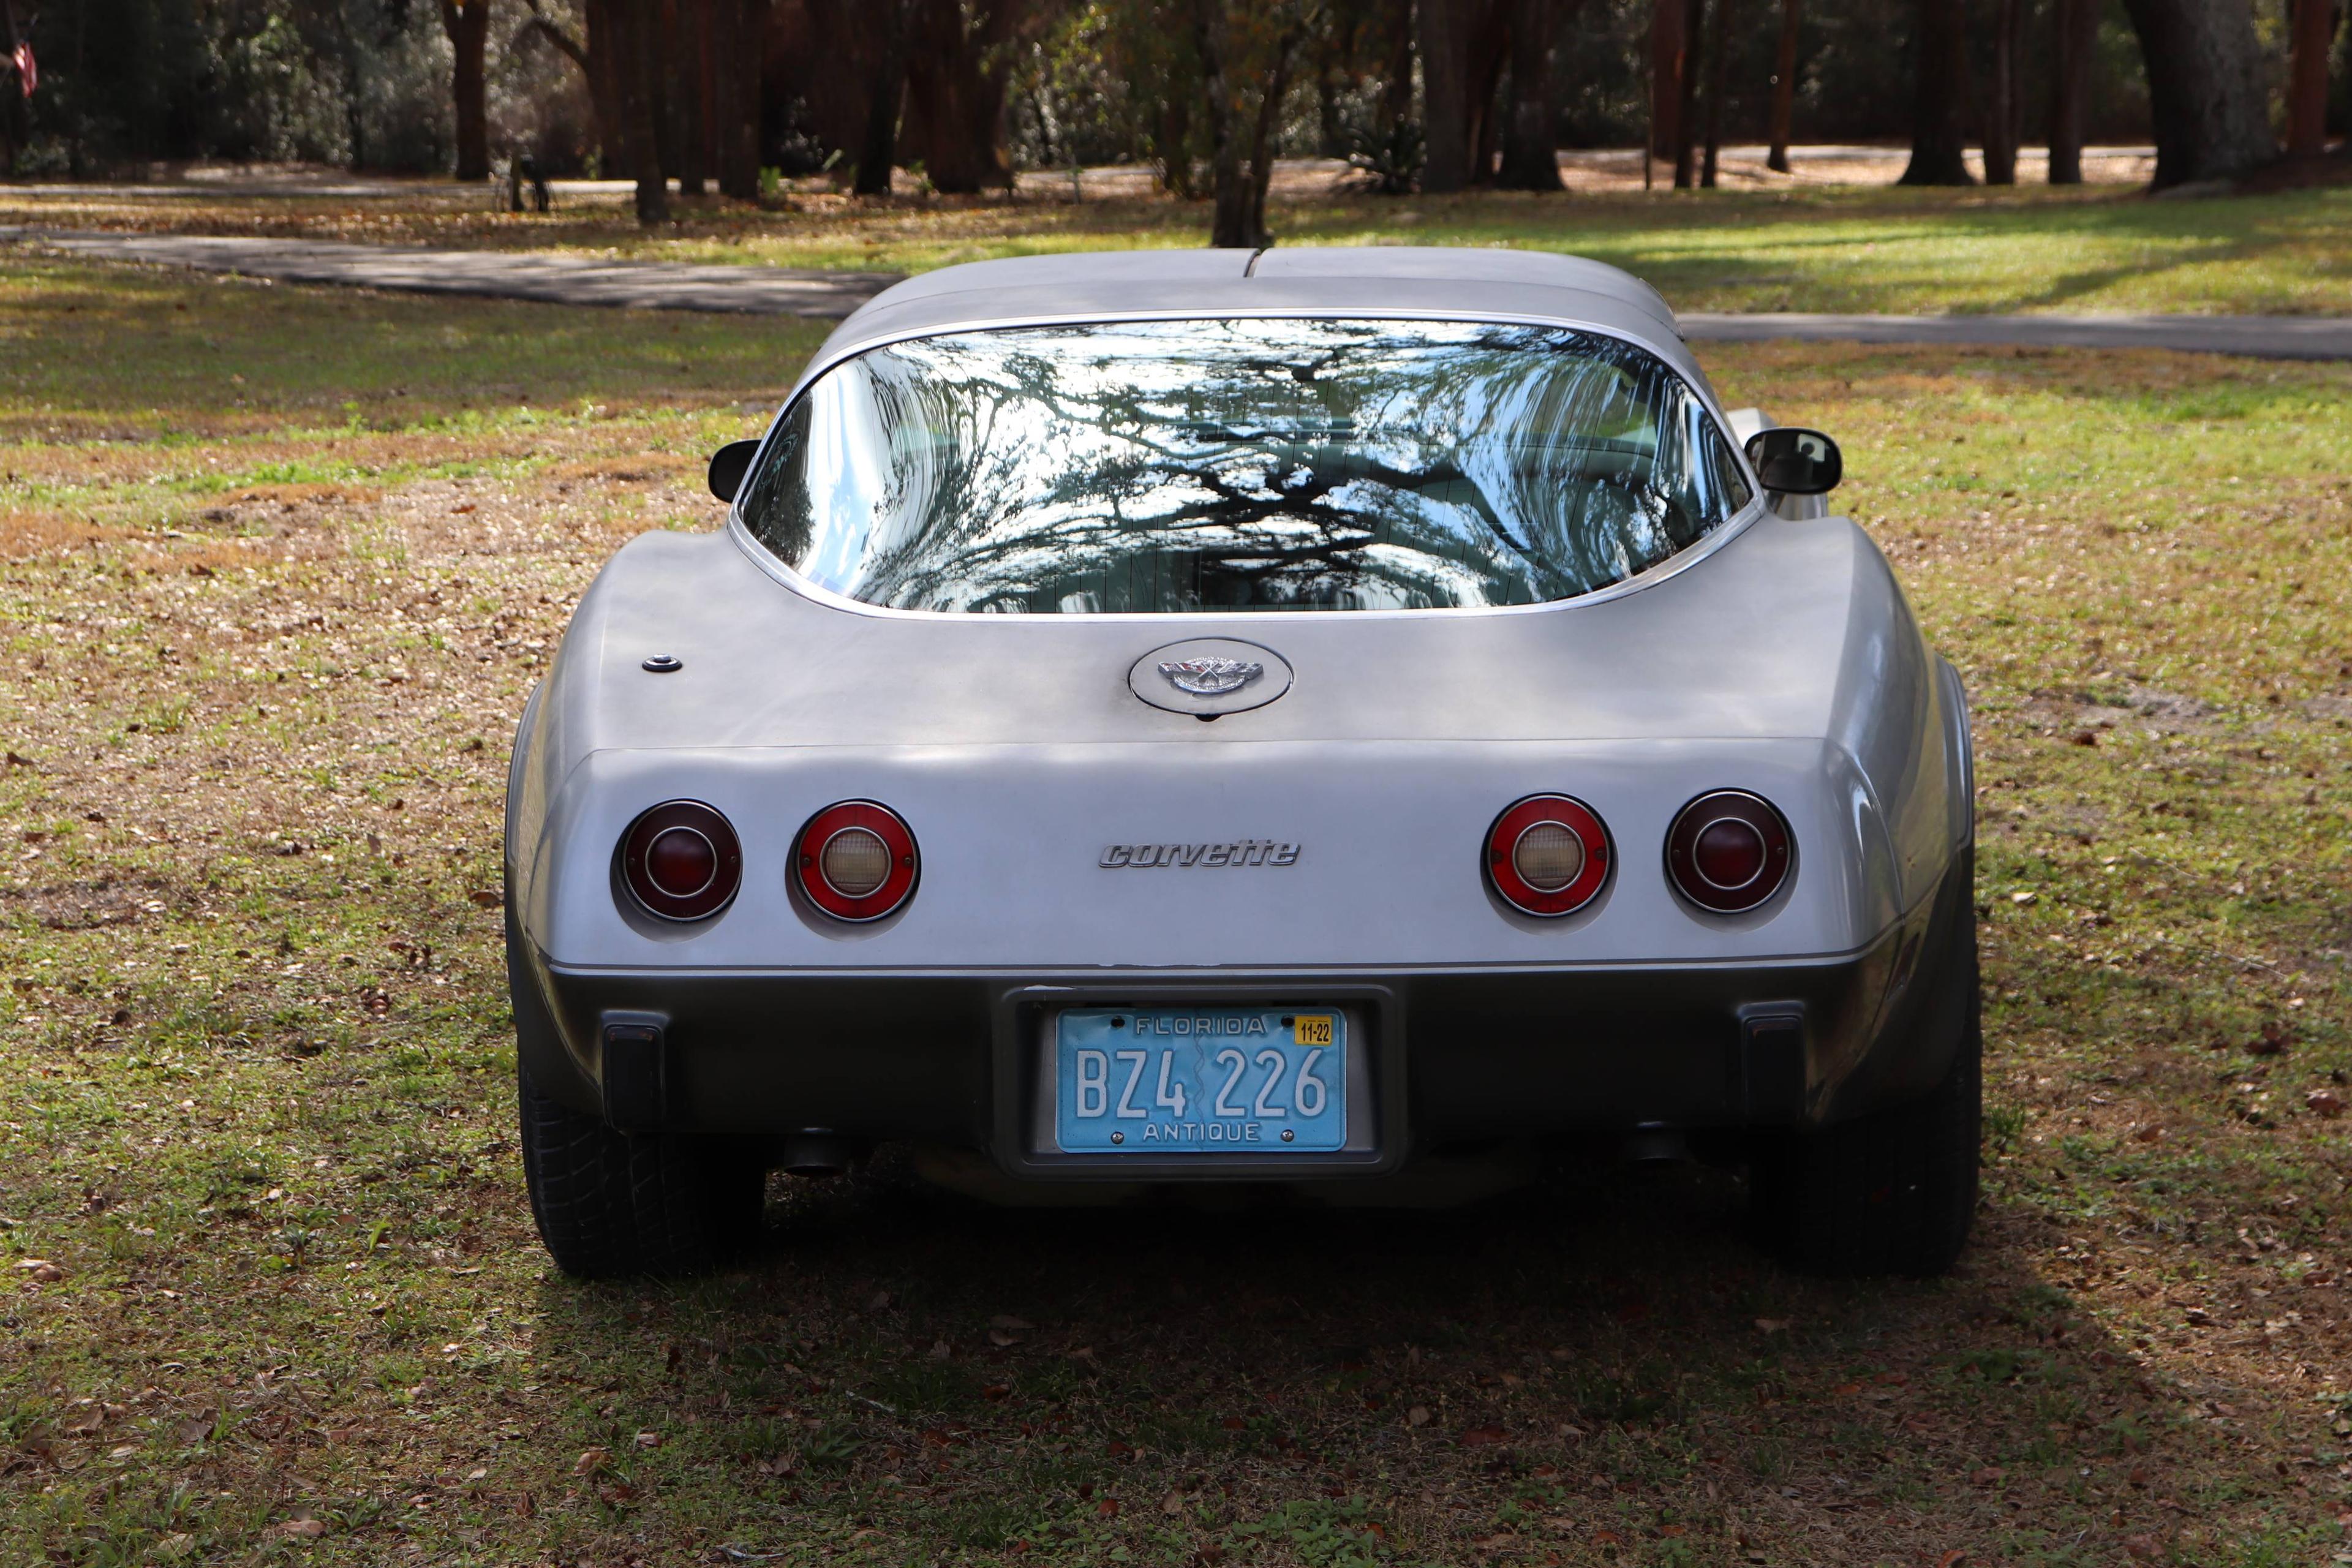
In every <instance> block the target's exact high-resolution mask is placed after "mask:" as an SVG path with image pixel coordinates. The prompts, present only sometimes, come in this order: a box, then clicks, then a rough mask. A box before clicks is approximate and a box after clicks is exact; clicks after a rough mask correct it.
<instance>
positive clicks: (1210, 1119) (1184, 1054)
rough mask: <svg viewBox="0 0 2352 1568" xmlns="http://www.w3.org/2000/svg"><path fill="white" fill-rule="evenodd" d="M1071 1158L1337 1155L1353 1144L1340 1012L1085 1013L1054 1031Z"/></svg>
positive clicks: (1061, 1136)
mask: <svg viewBox="0 0 2352 1568" xmlns="http://www.w3.org/2000/svg"><path fill="white" fill-rule="evenodd" d="M1054 1062H1055V1068H1054V1070H1055V1095H1054V1141H1055V1144H1056V1145H1058V1146H1059V1147H1060V1148H1061V1149H1062V1150H1063V1151H1064V1152H1066V1153H1087V1154H1142V1153H1152V1154H1169V1153H1187V1154H1189V1153H1223V1154H1231V1153H1249V1154H1289V1153H1309V1152H1321V1153H1328V1152H1331V1151H1333V1150H1337V1149H1340V1148H1344V1147H1345V1146H1346V1145H1347V1142H1348V1082H1347V1073H1348V1019H1347V1015H1346V1014H1344V1013H1342V1012H1340V1011H1339V1009H1338V1008H1336V1007H1333V1008H1328V1009H1322V1010H1318V1009H1315V1008H1311V1007H1306V1008H1302V1007H1075V1008H1072V1009H1070V1010H1069V1011H1067V1012H1065V1013H1063V1014H1061V1015H1060V1016H1059V1017H1058V1019H1057V1020H1056V1022H1055V1048H1054Z"/></svg>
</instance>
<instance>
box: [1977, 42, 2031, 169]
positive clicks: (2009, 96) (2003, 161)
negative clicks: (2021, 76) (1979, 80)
mask: <svg viewBox="0 0 2352 1568" xmlns="http://www.w3.org/2000/svg"><path fill="white" fill-rule="evenodd" d="M2024 25H2025V6H2024V4H2023V0H1992V38H1991V43H1992V86H1991V89H1990V91H1989V92H1987V93H1986V95H1985V105H1984V170H1985V184H1988V185H2013V184H2017V143H2018V136H2019V128H2020V124H2021V117H2020V115H2019V113H2018V105H2017V63H2018V62H2017V47H2018V33H2019V30H2020V29H2021V28H2022V27H2023V26H2024Z"/></svg>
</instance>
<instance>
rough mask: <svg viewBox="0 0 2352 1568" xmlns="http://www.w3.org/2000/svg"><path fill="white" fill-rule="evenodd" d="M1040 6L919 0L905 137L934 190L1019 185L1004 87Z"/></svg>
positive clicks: (913, 17)
mask: <svg viewBox="0 0 2352 1568" xmlns="http://www.w3.org/2000/svg"><path fill="white" fill-rule="evenodd" d="M873 9H874V10H879V9H882V7H881V6H880V5H876V6H874V7H873ZM1037 9H1039V7H1038V6H1037V5H1034V3H1033V0H914V5H913V8H912V10H911V12H910V15H909V17H908V33H907V47H906V93H907V100H906V101H907V110H906V124H905V140H906V142H907V145H908V148H909V149H911V150H912V151H913V152H914V153H915V155H916V156H917V157H919V158H920V159H921V160H922V163H923V172H924V173H925V174H928V175H929V177H930V182H931V186H932V188H933V189H935V190H939V191H942V192H946V193H948V194H949V195H975V194H977V193H978V192H981V191H984V190H1010V189H1012V187H1013V164H1012V162H1011V160H1010V159H1008V158H1007V157H1006V156H1005V145H1004V96H1005V89H1006V87H1007V85H1008V83H1009V79H1010V68H1011V65H1012V61H1013V54H1014V52H1015V47H1016V41H1017V39H1018V38H1019V37H1021V36H1022V35H1023V34H1024V31H1025V30H1026V28H1027V26H1028V25H1029V23H1030V21H1031V19H1032V13H1033V12H1034V11H1036V10H1037ZM870 14H871V13H870V12H869V15H870Z"/></svg>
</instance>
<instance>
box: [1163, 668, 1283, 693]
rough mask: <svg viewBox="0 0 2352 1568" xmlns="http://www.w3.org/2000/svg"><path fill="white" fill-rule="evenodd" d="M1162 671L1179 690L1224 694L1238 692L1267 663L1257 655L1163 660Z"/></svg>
mask: <svg viewBox="0 0 2352 1568" xmlns="http://www.w3.org/2000/svg"><path fill="white" fill-rule="evenodd" d="M1160 674H1162V675H1164V676H1166V677H1167V678H1168V684H1169V685H1171V686H1172V687H1174V688H1175V689H1177V690H1179V691H1189V692H1191V693H1192V695H1193V696H1195V697H1223V695H1224V694H1225V693H1226V692H1228V691H1239V690H1240V689H1242V688H1243V687H1244V686H1247V685H1248V684H1249V683H1250V682H1251V681H1253V680H1255V679H1257V678H1258V677H1259V676H1261V675H1264V674H1265V666H1264V665H1262V664H1260V663H1259V662H1258V661H1257V660H1255V659H1254V658H1178V659H1169V660H1167V661H1165V662H1163V663H1162V664H1161V665H1160Z"/></svg>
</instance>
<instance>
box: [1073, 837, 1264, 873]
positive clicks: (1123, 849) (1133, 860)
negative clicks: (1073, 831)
mask: <svg viewBox="0 0 2352 1568" xmlns="http://www.w3.org/2000/svg"><path fill="white" fill-rule="evenodd" d="M1097 864H1098V865H1100V866H1101V867H1102V868H1103V869H1105V870H1107V871H1118V870H1137V871H1149V870H1151V869H1152V868H1155V867H1160V866H1178V867H1184V866H1296V865H1297V864H1298V846H1297V845H1296V844H1284V843H1280V842H1278V841H1276V840H1275V839H1271V838H1240V839H1235V840H1234V841H1233V842H1232V843H1230V844H1112V845H1108V846H1106V847H1104V849H1103V852H1102V859H1101V860H1100V861H1098V862H1097Z"/></svg>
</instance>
